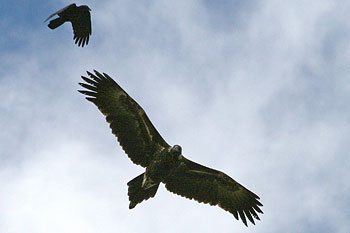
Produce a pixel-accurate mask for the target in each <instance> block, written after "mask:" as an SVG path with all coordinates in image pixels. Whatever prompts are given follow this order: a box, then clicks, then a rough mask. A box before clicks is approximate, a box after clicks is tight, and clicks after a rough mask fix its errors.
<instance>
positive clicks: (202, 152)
mask: <svg viewBox="0 0 350 233" xmlns="http://www.w3.org/2000/svg"><path fill="white" fill-rule="evenodd" d="M67 3H68V2H67ZM77 4H78V5H80V3H77ZM86 4H87V5H89V6H90V8H92V12H91V13H92V17H93V34H92V37H91V39H90V42H89V45H88V46H87V47H86V48H83V49H82V48H78V47H77V46H76V45H74V43H73V40H72V39H71V37H72V32H71V28H70V25H64V26H63V27H62V28H60V29H59V30H55V31H51V30H49V29H47V28H46V27H45V26H44V25H40V28H35V27H34V28H33V30H28V31H26V32H25V36H24V37H25V40H24V39H23V38H22V37H21V36H18V38H17V37H16V36H13V33H14V32H16V31H20V29H21V28H22V27H23V25H18V26H17V27H18V28H19V29H18V30H17V29H16V27H15V28H14V29H13V30H12V31H11V32H9V33H10V34H8V35H7V36H8V38H14V40H15V41H13V43H15V44H17V43H19V41H24V42H23V43H22V45H21V46H20V47H13V48H12V47H10V42H11V40H7V39H3V40H2V41H1V43H2V44H5V46H2V48H0V51H5V52H6V54H5V55H4V54H2V55H1V57H0V60H1V64H0V68H1V69H0V70H1V71H0V76H1V78H0V98H1V99H2V100H3V101H1V102H0V111H1V115H0V127H1V128H2V129H4V130H2V131H1V132H0V141H1V145H0V159H1V161H2V164H1V165H0V180H1V183H2V186H1V187H0V193H1V196H2V197H1V198H0V207H1V209H2V212H1V214H0V231H1V232H36V233H38V232H140V231H143V232H155V231H156V232H157V231H164V230H163V229H164V228H167V229H169V232H187V231H197V232H214V231H218V230H220V231H221V232H242V231H245V232H247V231H254V232H348V231H349V228H350V226H349V223H348V221H347V219H348V217H349V211H348V210H347V209H346V208H345V206H348V204H349V203H350V201H349V198H348V197H347V196H348V195H347V194H348V193H349V190H350V187H349V184H348V183H349V182H347V177H348V176H349V172H348V169H347V167H348V164H349V159H348V157H349V156H347V155H348V150H349V148H348V143H347V142H348V141H349V139H350V134H349V132H348V130H347V129H348V128H349V122H348V119H349V113H350V109H349V107H348V106H350V105H349V101H348V100H349V88H350V86H349V82H348V74H349V68H348V61H349V58H350V57H349V56H350V54H349V51H350V49H349V44H348V42H347V41H349V37H350V34H349V26H348V24H347V22H349V16H348V14H347V12H348V9H349V4H348V3H344V2H342V1H328V0H322V1H317V2H316V1H314V2H306V1H301V0H300V1H294V2H288V3H286V2H283V3H282V2H279V1H273V0H271V1H267V2H265V3H264V4H259V5H249V4H247V5H230V4H228V5H227V6H226V7H225V8H216V7H215V4H213V3H211V4H210V3H207V2H205V4H204V1H186V2H173V3H160V2H147V1H145V2H138V3H137V4H134V3H131V2H129V1H118V2H115V1H104V2H99V3H98V4H97V3H96V2H94V3H92V2H91V3H90V2H87V3H86ZM237 4H239V3H238V2H237ZM63 5H64V4H63ZM235 7H237V8H235ZM231 8H232V9H231ZM53 10H55V9H53ZM242 12H244V14H243V13H242ZM220 13H222V14H223V15H224V16H225V17H223V16H221V17H220V16H219V15H220ZM47 14H50V12H47ZM43 15H45V14H43ZM231 16H232V17H233V18H234V19H235V21H232V20H231V18H230V17H231ZM39 17H41V16H37V18H38V19H37V18H36V19H35V21H37V22H39V21H40V20H41V19H40V20H39ZM44 18H45V17H44ZM225 19H227V21H229V22H232V24H231V23H230V24H229V23H227V22H225ZM8 22H11V20H8ZM40 22H41V21H40ZM1 27H3V26H1ZM16 38H17V39H16ZM17 40H19V41H17ZM7 45H8V47H6V46H7ZM8 48H11V49H8ZM92 69H97V70H99V71H101V72H106V73H108V74H109V75H110V76H112V77H113V78H114V79H115V80H116V81H117V82H118V83H119V84H120V85H121V86H122V87H123V88H124V89H125V90H126V91H127V92H128V93H129V94H130V95H131V96H132V97H133V98H134V99H135V100H136V101H137V102H138V103H139V104H140V105H141V106H142V107H143V108H144V109H145V110H146V112H147V114H148V116H149V117H150V119H151V120H152V122H153V123H154V125H155V126H156V128H157V129H158V130H159V131H160V133H161V135H162V136H163V137H164V138H165V139H166V140H167V141H168V142H169V143H170V144H180V145H182V147H183V151H184V155H185V156H186V157H188V158H189V159H192V160H194V161H196V162H199V163H202V164H204V165H207V166H209V167H213V168H216V169H220V170H222V171H224V172H225V173H226V174H229V175H230V176H232V177H233V178H234V179H236V180H237V181H238V182H240V183H241V184H243V185H244V186H246V187H247V188H248V189H250V190H251V191H253V192H255V193H256V194H258V195H259V196H260V197H261V201H262V203H263V204H264V207H263V211H264V212H265V214H263V215H262V216H261V219H262V221H259V222H258V223H257V225H256V226H251V227H249V228H248V229H247V228H245V226H244V225H243V224H242V223H240V222H237V221H236V220H234V218H233V216H232V215H230V214H229V213H227V212H224V211H222V210H221V209H219V208H217V207H211V206H206V205H203V204H198V203H196V202H194V201H190V200H186V199H184V198H182V197H179V196H176V195H174V194H171V193H169V192H167V191H166V190H165V188H164V186H161V187H160V189H159V191H158V193H157V195H156V197H155V198H153V199H151V200H148V201H146V202H144V203H142V204H140V205H139V206H137V207H136V208H135V209H133V210H128V197H127V186H126V183H127V181H129V180H131V179H132V178H134V177H135V176H137V175H138V174H140V173H141V172H142V171H143V170H142V169H141V168H140V167H138V166H135V165H134V164H132V163H131V161H130V160H129V159H128V158H127V156H126V155H125V154H124V153H123V152H122V150H121V148H120V147H119V145H118V144H117V142H116V140H115V138H114V137H113V135H112V134H111V133H110V129H109V127H108V124H107V123H106V122H105V121H104V118H103V116H102V114H100V113H99V111H98V110H97V108H96V107H95V106H93V105H92V104H91V103H89V102H87V101H85V100H84V98H83V96H82V95H81V94H79V93H78V92H77V91H76V90H77V89H79V86H78V85H77V83H78V82H80V78H79V76H80V75H85V74H84V72H85V70H90V71H91V70H92Z"/></svg>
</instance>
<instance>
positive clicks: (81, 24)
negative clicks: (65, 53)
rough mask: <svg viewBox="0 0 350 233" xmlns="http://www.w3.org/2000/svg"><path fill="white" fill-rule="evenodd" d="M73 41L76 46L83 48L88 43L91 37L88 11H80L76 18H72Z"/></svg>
mask: <svg viewBox="0 0 350 233" xmlns="http://www.w3.org/2000/svg"><path fill="white" fill-rule="evenodd" d="M72 26H73V33H74V38H73V39H74V40H75V43H76V44H78V46H80V45H81V46H82V47H84V45H85V44H86V45H87V44H88V43H89V37H90V35H91V16H90V12H89V10H86V9H82V10H80V11H79V14H77V15H76V17H74V18H72Z"/></svg>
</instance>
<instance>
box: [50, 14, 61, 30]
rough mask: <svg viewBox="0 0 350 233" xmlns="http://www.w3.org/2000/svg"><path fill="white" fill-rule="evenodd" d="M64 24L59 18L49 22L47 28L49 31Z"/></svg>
mask: <svg viewBox="0 0 350 233" xmlns="http://www.w3.org/2000/svg"><path fill="white" fill-rule="evenodd" d="M64 22H65V21H64V20H63V19H62V18H61V17H59V18H57V19H53V20H51V21H50V23H49V25H47V26H48V27H49V28H51V29H55V28H57V27H59V26H61V25H62V24H63V23H64Z"/></svg>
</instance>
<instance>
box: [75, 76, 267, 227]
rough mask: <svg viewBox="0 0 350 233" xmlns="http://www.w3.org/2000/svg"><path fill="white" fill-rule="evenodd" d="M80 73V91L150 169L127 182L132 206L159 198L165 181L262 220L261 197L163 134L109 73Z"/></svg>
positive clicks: (239, 214) (128, 149) (129, 151)
mask: <svg viewBox="0 0 350 233" xmlns="http://www.w3.org/2000/svg"><path fill="white" fill-rule="evenodd" d="M87 74H88V77H89V78H88V77H85V76H81V77H82V79H83V80H84V81H85V83H79V85H80V86H82V87H83V88H84V90H78V91H79V92H80V93H82V94H84V95H85V96H86V99H87V100H88V101H90V102H92V103H94V104H95V105H96V106H97V108H98V109H99V110H100V111H101V112H102V114H103V115H104V116H105V117H106V121H107V122H108V123H109V126H110V128H111V129H112V133H113V134H114V135H115V136H116V137H117V140H118V141H119V143H120V146H121V147H122V148H123V150H124V151H125V153H126V154H127V155H128V157H129V158H130V159H131V160H132V162H134V163H135V164H137V165H141V166H142V167H144V168H146V170H145V172H144V173H142V174H140V175H139V176H137V177H135V178H134V179H132V180H131V181H129V182H128V183H127V185H128V196H129V201H130V204H129V208H130V209H132V208H134V207H135V206H136V205H137V204H139V203H141V202H142V201H144V200H147V199H149V198H151V197H154V196H155V194H156V192H157V190H158V187H159V184H160V183H164V184H165V187H166V189H167V190H168V191H170V192H173V193H175V194H178V195H180V196H183V197H186V198H189V199H194V200H196V201H198V202H203V203H208V204H210V205H217V206H219V207H221V208H222V209H224V210H226V211H228V212H230V213H231V214H233V216H234V217H235V218H236V219H237V220H239V218H240V219H241V220H242V222H243V223H244V224H245V225H246V226H248V225H247V218H248V220H249V221H250V222H251V223H253V224H255V222H254V219H257V220H260V218H259V216H258V213H260V214H263V211H262V210H261V209H260V207H261V206H262V204H261V203H260V202H259V199H260V198H259V197H258V196H257V195H256V194H254V193H253V192H251V191H249V190H248V189H246V188H245V187H243V186H242V185H241V184H239V183H238V182H236V181H235V180H234V179H232V178H231V177H229V176H228V175H226V174H225V173H223V172H221V171H217V170H214V169H211V168H208V167H205V166H203V165H200V164H198V163H195V162H193V161H191V160H189V159H187V158H185V157H184V156H183V155H182V148H181V146H179V145H174V146H170V145H169V144H168V143H167V142H166V141H165V140H164V139H163V138H162V136H161V135H160V134H159V132H158V131H157V129H156V128H155V127H154V126H153V124H152V122H151V121H150V119H149V118H148V116H147V115H146V112H145V111H144V110H143V109H142V107H141V106H140V105H138V104H137V103H136V101H135V100H133V99H132V98H131V97H130V96H129V95H128V94H127V93H126V92H125V91H124V90H123V89H122V88H121V87H120V86H119V85H118V84H117V83H116V82H115V81H114V80H113V79H112V78H111V77H110V76H109V75H108V74H106V73H102V74H101V73H99V72H98V71H96V70H94V74H93V73H90V72H88V71H87Z"/></svg>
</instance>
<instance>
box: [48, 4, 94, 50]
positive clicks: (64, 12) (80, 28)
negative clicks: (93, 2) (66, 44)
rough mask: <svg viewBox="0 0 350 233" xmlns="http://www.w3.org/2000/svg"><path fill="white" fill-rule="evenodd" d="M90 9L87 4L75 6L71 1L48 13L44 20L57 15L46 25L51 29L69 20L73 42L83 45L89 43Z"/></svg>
mask: <svg viewBox="0 0 350 233" xmlns="http://www.w3.org/2000/svg"><path fill="white" fill-rule="evenodd" d="M90 11H91V9H90V8H89V7H88V6H87V5H81V6H77V5H75V3H72V4H70V5H68V6H66V7H64V8H62V9H61V10H58V11H56V12H55V13H53V14H52V15H50V16H49V17H48V18H47V19H46V20H45V21H44V22H46V21H47V20H49V19H50V18H52V17H53V16H55V15H58V16H59V17H58V18H56V19H53V20H51V21H50V23H49V25H47V26H48V27H49V28H51V29H55V28H57V27H59V26H61V25H62V24H63V23H65V22H71V23H72V27H73V32H74V37H73V40H75V44H78V46H82V47H84V45H85V44H86V45H87V44H88V43H89V37H90V35H91V16H90Z"/></svg>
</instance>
